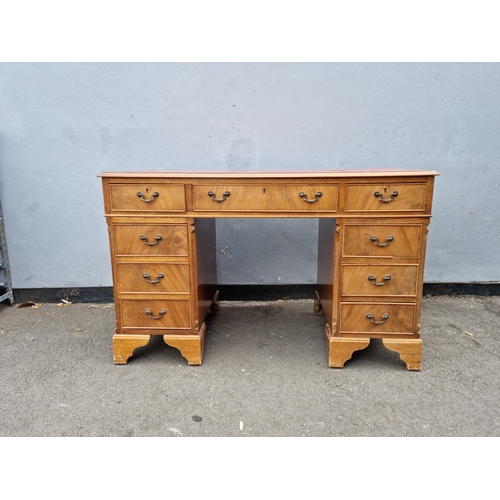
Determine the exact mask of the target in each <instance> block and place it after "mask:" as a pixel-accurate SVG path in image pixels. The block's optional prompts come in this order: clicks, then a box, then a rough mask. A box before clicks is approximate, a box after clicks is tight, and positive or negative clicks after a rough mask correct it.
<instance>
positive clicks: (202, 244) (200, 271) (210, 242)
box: [191, 219, 217, 329]
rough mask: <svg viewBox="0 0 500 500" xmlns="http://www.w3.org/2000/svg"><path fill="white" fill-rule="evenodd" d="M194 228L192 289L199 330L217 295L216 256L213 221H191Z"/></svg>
mask: <svg viewBox="0 0 500 500" xmlns="http://www.w3.org/2000/svg"><path fill="white" fill-rule="evenodd" d="M191 221H192V227H193V228H194V237H195V240H196V243H195V249H196V253H195V258H194V259H193V260H192V262H193V263H195V265H193V268H194V270H195V271H196V272H195V275H196V276H193V279H192V287H194V288H195V290H194V292H195V293H194V294H193V297H194V296H197V304H195V305H194V307H195V309H197V310H196V314H197V315H198V317H197V327H198V329H200V328H201V326H202V324H203V321H204V320H205V317H206V315H207V314H208V312H209V311H210V306H211V305H212V302H213V300H214V297H215V295H216V293H217V255H216V233H215V219H191Z"/></svg>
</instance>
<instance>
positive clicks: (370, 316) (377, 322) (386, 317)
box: [366, 313, 389, 325]
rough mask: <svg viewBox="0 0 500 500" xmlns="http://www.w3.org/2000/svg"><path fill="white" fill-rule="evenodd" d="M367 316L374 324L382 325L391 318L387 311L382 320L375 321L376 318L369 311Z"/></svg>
mask: <svg viewBox="0 0 500 500" xmlns="http://www.w3.org/2000/svg"><path fill="white" fill-rule="evenodd" d="M366 317H367V318H368V319H369V320H371V323H373V324H374V325H381V324H382V323H385V321H386V320H388V319H389V315H388V314H387V313H385V314H384V315H383V316H382V319H381V320H380V321H375V318H374V317H373V316H372V315H371V314H370V313H368V314H367V315H366Z"/></svg>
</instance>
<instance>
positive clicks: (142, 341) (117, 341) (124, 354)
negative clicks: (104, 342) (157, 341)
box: [113, 335, 150, 365]
mask: <svg viewBox="0 0 500 500" xmlns="http://www.w3.org/2000/svg"><path fill="white" fill-rule="evenodd" d="M149 339H150V335H113V358H114V363H115V365H126V364H127V361H128V358H130V356H132V354H134V351H135V350H136V349H137V348H138V347H142V346H145V345H146V344H147V343H148V342H149Z"/></svg>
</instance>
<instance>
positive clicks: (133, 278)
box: [116, 262, 189, 293]
mask: <svg viewBox="0 0 500 500" xmlns="http://www.w3.org/2000/svg"><path fill="white" fill-rule="evenodd" d="M116 273H117V288H118V292H119V293H189V264H188V263H187V262H186V263H182V262H180V263H179V262H178V263H172V262H162V263H149V262H144V263H143V262H141V263H129V262H118V263H117V264H116Z"/></svg>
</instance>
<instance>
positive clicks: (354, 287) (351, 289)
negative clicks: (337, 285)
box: [342, 264, 418, 297]
mask: <svg viewBox="0 0 500 500" xmlns="http://www.w3.org/2000/svg"><path fill="white" fill-rule="evenodd" d="M417 276H418V265H417V264H407V265H406V264H405V265H363V264H355V265H349V264H343V265H342V295H343V296H351V297H356V296H377V297H379V296H393V297H415V296H416V295H417Z"/></svg>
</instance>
